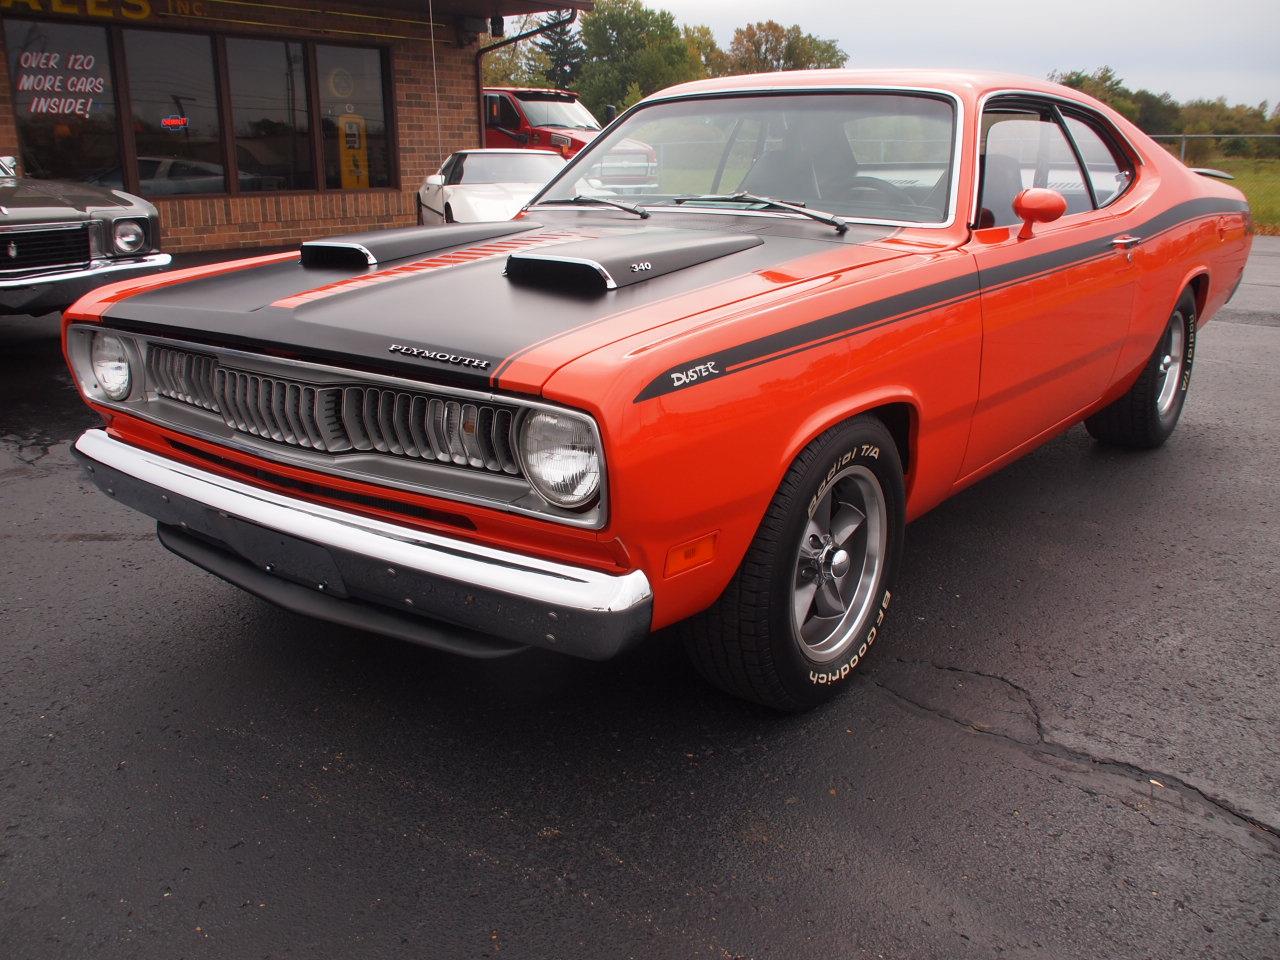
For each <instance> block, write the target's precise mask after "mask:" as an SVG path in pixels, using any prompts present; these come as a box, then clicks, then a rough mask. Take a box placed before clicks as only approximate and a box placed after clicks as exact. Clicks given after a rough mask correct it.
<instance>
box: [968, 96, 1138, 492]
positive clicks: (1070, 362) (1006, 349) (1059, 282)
mask: <svg viewBox="0 0 1280 960" xmlns="http://www.w3.org/2000/svg"><path fill="white" fill-rule="evenodd" d="M1072 115H1073V116H1075V117H1077V118H1078V117H1079V116H1080V115H1081V114H1079V113H1077V112H1073V114H1072ZM1099 122H1100V121H1099ZM981 123H982V127H981V136H982V140H981V156H980V170H979V195H978V202H977V205H976V209H975V211H974V220H973V224H974V231H973V234H972V239H971V241H970V243H969V250H970V252H971V253H972V254H973V257H974V259H975V261H976V264H977V268H978V276H979V284H980V287H981V304H982V323H983V340H982V365H981V381H980V384H979V396H978V403H977V406H976V408H975V411H974V417H973V423H972V427H971V431H970V438H969V445H968V448H967V451H966V454H965V460H964V466H963V467H962V471H961V472H962V479H963V477H964V476H968V475H970V474H972V473H975V472H977V471H980V470H982V469H983V468H984V467H987V466H989V465H991V464H992V463H993V462H995V461H998V460H1000V459H1001V458H1002V457H1005V456H1006V455H1007V454H1010V453H1012V452H1013V451H1015V450H1018V449H1019V448H1020V447H1022V446H1023V445H1025V444H1026V443H1028V442H1029V441H1032V440H1034V439H1036V438H1039V437H1041V436H1042V435H1044V434H1046V433H1047V432H1049V431H1052V430H1053V429H1054V428H1055V427H1057V426H1058V425H1060V424H1061V423H1062V422H1063V421H1064V420H1066V419H1068V418H1070V417H1072V416H1073V415H1075V414H1077V413H1079V412H1081V411H1082V410H1083V409H1084V408H1085V407H1087V406H1088V405H1089V404H1091V403H1093V402H1095V401H1096V400H1098V399H1099V398H1100V397H1101V396H1102V394H1103V392H1104V391H1105V390H1106V388H1107V386H1108V385H1109V384H1110V382H1111V377H1112V376H1113V374H1114V370H1115V365H1116V361H1117V358H1118V356H1119V351H1120V348H1121V344H1122V343H1123V340H1124V337H1125V335H1126V333H1127V331H1128V327H1129V320H1130V316H1131V314H1132V312H1133V301H1134V292H1135V289H1136V274H1137V271H1136V270H1135V268H1134V265H1133V248H1132V241H1133V239H1134V238H1132V237H1131V236H1130V235H1129V233H1128V231H1129V230H1130V229H1132V228H1133V227H1134V225H1135V217H1136V216H1137V215H1136V214H1135V213H1134V212H1133V211H1132V210H1129V211H1127V212H1122V211H1120V210H1119V208H1116V209H1112V208H1111V207H1110V206H1109V205H1110V203H1111V202H1112V201H1114V200H1115V199H1116V197H1118V196H1119V195H1120V193H1122V192H1123V191H1124V189H1127V187H1128V186H1130V185H1131V184H1132V177H1133V166H1132V164H1129V166H1128V170H1127V176H1128V179H1127V180H1125V181H1124V182H1121V178H1120V177H1118V176H1114V175H1113V176H1112V178H1111V184H1112V189H1111V190H1110V192H1109V193H1107V192H1105V191H1103V190H1102V189H1100V182H1099V178H1101V179H1103V180H1105V177H1106V173H1105V171H1104V170H1100V169H1095V167H1094V166H1093V165H1091V166H1090V167H1089V168H1088V169H1089V171H1090V175H1089V176H1086V175H1085V173H1084V171H1083V170H1082V160H1081V153H1080V148H1079V145H1078V144H1077V143H1076V141H1075V140H1074V139H1073V138H1072V136H1071V134H1070V132H1069V130H1070V129H1071V128H1070V127H1069V125H1068V119H1067V116H1066V115H1064V113H1063V108H1062V107H1060V106H1059V105H1058V104H1057V103H1056V102H1053V101H1050V100H1047V99H1046V100H1041V99H1038V98H1035V97H1029V96H1025V95H1019V96H1016V97H1012V96H1011V97H999V98H993V99H991V100H989V101H988V102H987V104H986V106H985V107H984V110H983V114H982V117H981ZM1082 139H1083V137H1082ZM1100 162H1101V161H1099V163H1100ZM1095 174H1096V176H1095ZM1027 187H1047V188H1049V189H1053V190H1057V191H1058V192H1059V193H1061V194H1062V195H1063V197H1064V198H1065V199H1066V201H1067V212H1066V213H1065V214H1064V215H1063V216H1062V218H1061V219H1059V220H1058V221H1056V222H1053V223H1048V224H1039V225H1037V226H1036V227H1035V229H1034V231H1033V235H1032V236H1030V237H1028V238H1026V239H1020V238H1019V236H1018V233H1019V227H1020V222H1019V221H1018V218H1017V216H1016V215H1015V214H1014V212H1013V200H1014V197H1016V196H1017V194H1018V193H1019V192H1020V191H1022V190H1023V189H1025V188H1027ZM1100 197H1101V199H1100Z"/></svg>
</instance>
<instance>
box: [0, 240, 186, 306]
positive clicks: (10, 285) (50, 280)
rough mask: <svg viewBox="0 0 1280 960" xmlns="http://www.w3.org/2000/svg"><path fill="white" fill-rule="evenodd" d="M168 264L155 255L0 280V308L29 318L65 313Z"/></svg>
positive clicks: (162, 256) (168, 259) (168, 258)
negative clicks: (92, 294) (105, 288)
mask: <svg viewBox="0 0 1280 960" xmlns="http://www.w3.org/2000/svg"><path fill="white" fill-rule="evenodd" d="M172 261H173V258H172V257H171V256H169V254H167V253H155V254H152V255H150V256H146V257H136V258H134V259H131V260H94V261H92V262H91V263H89V264H88V265H87V266H83V267H76V268H74V269H71V270H59V271H57V272H56V273H38V274H28V275H26V276H21V277H0V308H3V309H4V312H7V313H30V314H32V315H33V316H38V315H40V314H42V313H49V312H51V311H53V310H65V309H66V308H67V307H69V306H71V304H73V303H75V302H76V301H77V300H79V299H80V298H81V297H82V296H84V295H85V294H86V293H88V292H89V291H90V290H96V289H97V288H98V287H101V286H102V285H103V284H107V283H113V282H115V281H116V280H126V279H128V278H129V277H132V276H145V275H146V274H149V273H155V272H156V271H159V270H163V269H164V268H165V267H167V266H169V264H170V263H171V262H172Z"/></svg>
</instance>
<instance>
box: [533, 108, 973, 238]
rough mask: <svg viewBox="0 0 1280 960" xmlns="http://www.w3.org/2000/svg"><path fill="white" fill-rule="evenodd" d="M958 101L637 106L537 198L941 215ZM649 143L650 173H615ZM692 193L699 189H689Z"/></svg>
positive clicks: (923, 217) (897, 216)
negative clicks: (634, 179)
mask: <svg viewBox="0 0 1280 960" xmlns="http://www.w3.org/2000/svg"><path fill="white" fill-rule="evenodd" d="M955 136H956V129H955V108H954V106H953V104H952V102H951V100H950V99H947V98H944V97H941V96H933V95H927V94H906V93H830V94H828V93H806V94H786V95H759V94H757V95H752V96H734V97H716V98H707V99H697V100H677V101H672V102H669V103H657V104H654V105H653V106H649V107H642V108H641V109H640V110H638V111H636V112H635V113H633V114H632V115H631V116H629V117H627V118H626V119H624V120H623V121H622V123H620V124H619V125H618V126H616V127H615V128H614V129H613V130H612V131H611V132H610V133H609V135H608V136H606V137H604V138H597V139H596V140H595V141H594V142H592V143H591V144H589V145H588V146H587V147H586V149H584V150H583V151H582V153H581V154H579V155H578V158H577V160H576V161H575V162H574V164H573V165H572V167H571V168H570V169H569V170H568V171H567V172H566V174H565V176H563V177H561V178H560V179H559V180H558V181H557V182H556V183H554V184H553V185H552V186H551V188H550V189H549V190H548V191H547V193H546V194H545V195H544V196H542V197H541V198H540V200H539V202H542V203H549V202H554V201H565V200H571V199H572V198H573V197H574V196H575V195H578V194H582V195H585V196H614V195H618V194H625V196H626V199H627V200H629V201H631V202H632V203H640V204H643V205H644V206H646V207H648V206H658V207H660V206H662V205H664V204H671V205H674V204H675V203H676V201H677V200H679V201H680V202H681V206H682V208H683V209H689V208H691V207H699V206H703V207H715V208H718V209H722V210H723V209H730V210H731V209H763V207H762V206H761V205H760V204H756V203H753V202H752V201H750V200H747V199H733V198H731V197H730V195H731V194H734V193H738V192H744V193H751V194H755V195H757V196H761V197H770V198H773V199H775V200H784V201H787V202H788V203H792V204H799V205H803V206H805V207H811V208H813V209H815V210H825V211H828V212H830V213H834V214H838V215H839V216H842V217H847V218H849V219H853V220H859V219H861V220H893V221H901V222H906V223H922V224H938V223H943V222H945V221H946V219H947V211H948V210H949V209H950V201H951V197H950V190H951V171H952V164H953V162H954V144H955ZM637 141H638V142H639V143H640V144H643V145H647V146H648V147H649V148H650V149H651V150H652V151H653V157H654V158H655V159H654V162H652V163H651V164H650V168H651V169H650V171H649V175H648V176H646V177H644V178H642V180H643V181H644V182H641V183H639V184H636V183H630V184H627V185H625V187H624V186H623V185H621V184H620V183H619V181H618V178H617V177H616V176H613V175H612V174H613V172H614V171H616V169H617V168H618V167H619V166H620V165H625V163H626V162H627V160H628V159H632V158H633V157H634V154H635V150H636V144H637ZM689 198H694V199H689Z"/></svg>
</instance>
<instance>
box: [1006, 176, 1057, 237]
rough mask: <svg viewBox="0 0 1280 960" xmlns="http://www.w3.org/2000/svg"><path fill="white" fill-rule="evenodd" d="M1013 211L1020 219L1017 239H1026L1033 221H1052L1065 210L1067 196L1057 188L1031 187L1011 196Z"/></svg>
mask: <svg viewBox="0 0 1280 960" xmlns="http://www.w3.org/2000/svg"><path fill="white" fill-rule="evenodd" d="M1013 212H1014V214H1015V215H1016V216H1017V217H1018V219H1019V220H1021V221H1022V229H1021V230H1019V231H1018V239H1019V240H1026V239H1027V238H1028V237H1030V236H1031V225H1032V224H1033V223H1053V221H1055V220H1057V219H1058V218H1059V217H1061V216H1062V215H1063V214H1064V213H1066V212H1067V198H1066V197H1064V196H1063V195H1062V194H1060V193H1059V192H1058V191H1057V190H1046V189H1045V188H1044V187H1031V188H1029V189H1027V190H1023V191H1022V192H1021V193H1020V194H1018V195H1017V196H1016V197H1014V198H1013Z"/></svg>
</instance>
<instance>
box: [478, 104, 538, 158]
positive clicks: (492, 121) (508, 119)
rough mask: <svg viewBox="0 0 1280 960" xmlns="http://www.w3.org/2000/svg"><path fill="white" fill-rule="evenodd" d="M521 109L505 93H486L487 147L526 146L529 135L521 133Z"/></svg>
mask: <svg viewBox="0 0 1280 960" xmlns="http://www.w3.org/2000/svg"><path fill="white" fill-rule="evenodd" d="M521 122H522V121H521V116H520V111H519V110H518V109H517V108H516V105H515V103H513V102H512V100H511V98H510V97H509V96H507V95H506V94H505V93H486V94H485V95H484V145H485V146H486V147H524V146H528V144H529V135H528V134H524V133H521V129H520V128H521Z"/></svg>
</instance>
